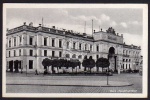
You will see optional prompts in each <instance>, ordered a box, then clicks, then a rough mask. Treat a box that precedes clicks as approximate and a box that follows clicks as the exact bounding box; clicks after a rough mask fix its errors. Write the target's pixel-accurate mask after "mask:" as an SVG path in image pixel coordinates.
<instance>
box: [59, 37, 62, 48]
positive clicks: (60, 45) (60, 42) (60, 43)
mask: <svg viewBox="0 0 150 100" xmlns="http://www.w3.org/2000/svg"><path fill="white" fill-rule="evenodd" d="M59 48H62V40H61V39H59Z"/></svg>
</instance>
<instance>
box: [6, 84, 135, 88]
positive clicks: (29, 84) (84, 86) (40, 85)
mask: <svg viewBox="0 0 150 100" xmlns="http://www.w3.org/2000/svg"><path fill="white" fill-rule="evenodd" d="M6 85H35V86H79V87H127V86H132V85H134V84H129V85H120V86H113V85H106V86H96V85H50V84H6Z"/></svg>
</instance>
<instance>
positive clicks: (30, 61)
mask: <svg viewBox="0 0 150 100" xmlns="http://www.w3.org/2000/svg"><path fill="white" fill-rule="evenodd" d="M29 69H33V60H29Z"/></svg>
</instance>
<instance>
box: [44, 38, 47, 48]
mask: <svg viewBox="0 0 150 100" xmlns="http://www.w3.org/2000/svg"><path fill="white" fill-rule="evenodd" d="M44 46H47V37H45V38H44Z"/></svg>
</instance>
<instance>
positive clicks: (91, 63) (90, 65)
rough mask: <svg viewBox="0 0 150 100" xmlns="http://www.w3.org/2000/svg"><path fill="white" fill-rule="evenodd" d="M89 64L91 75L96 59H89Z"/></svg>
mask: <svg viewBox="0 0 150 100" xmlns="http://www.w3.org/2000/svg"><path fill="white" fill-rule="evenodd" d="M87 63H88V66H87V67H88V68H89V69H90V73H91V69H92V68H93V67H95V61H94V59H93V58H92V56H90V57H89V59H88V60H87Z"/></svg>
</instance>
